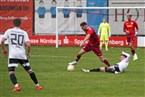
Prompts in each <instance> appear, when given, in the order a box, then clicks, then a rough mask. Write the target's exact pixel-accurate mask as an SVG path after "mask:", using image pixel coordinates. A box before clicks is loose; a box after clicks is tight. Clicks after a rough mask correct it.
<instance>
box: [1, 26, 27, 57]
mask: <svg viewBox="0 0 145 97" xmlns="http://www.w3.org/2000/svg"><path fill="white" fill-rule="evenodd" d="M3 38H5V39H7V40H8V42H9V58H14V59H27V57H26V52H25V44H24V43H25V42H27V41H29V38H28V34H27V33H26V32H25V31H24V30H21V29H20V28H17V27H14V28H11V29H8V30H7V31H6V32H5V33H4V35H3Z"/></svg>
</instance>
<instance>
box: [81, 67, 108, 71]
mask: <svg viewBox="0 0 145 97" xmlns="http://www.w3.org/2000/svg"><path fill="white" fill-rule="evenodd" d="M82 71H83V72H106V71H105V67H99V68H95V69H91V70H87V69H84V68H82Z"/></svg>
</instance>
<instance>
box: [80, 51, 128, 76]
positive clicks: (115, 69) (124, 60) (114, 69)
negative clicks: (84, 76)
mask: <svg viewBox="0 0 145 97" xmlns="http://www.w3.org/2000/svg"><path fill="white" fill-rule="evenodd" d="M129 60H130V54H128V53H126V52H123V51H122V53H121V55H120V62H118V63H117V64H115V65H112V66H110V67H99V68H96V69H91V70H86V69H83V68H82V71H83V72H110V73H115V74H118V73H121V72H123V71H124V70H125V69H126V68H127V67H128V64H129Z"/></svg>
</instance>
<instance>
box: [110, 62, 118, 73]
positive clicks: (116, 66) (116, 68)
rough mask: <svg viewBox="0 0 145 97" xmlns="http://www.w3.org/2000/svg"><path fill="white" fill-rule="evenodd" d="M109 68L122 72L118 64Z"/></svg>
mask: <svg viewBox="0 0 145 97" xmlns="http://www.w3.org/2000/svg"><path fill="white" fill-rule="evenodd" d="M109 68H113V69H114V70H115V71H117V72H120V69H119V66H118V65H117V64H115V65H112V66H110V67H109Z"/></svg>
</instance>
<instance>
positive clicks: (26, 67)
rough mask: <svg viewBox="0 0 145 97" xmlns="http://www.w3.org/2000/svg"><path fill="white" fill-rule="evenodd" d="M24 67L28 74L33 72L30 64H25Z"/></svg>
mask: <svg viewBox="0 0 145 97" xmlns="http://www.w3.org/2000/svg"><path fill="white" fill-rule="evenodd" d="M24 69H25V70H26V71H27V72H28V73H29V74H30V73H32V72H33V71H32V69H31V67H30V66H25V67H24Z"/></svg>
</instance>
